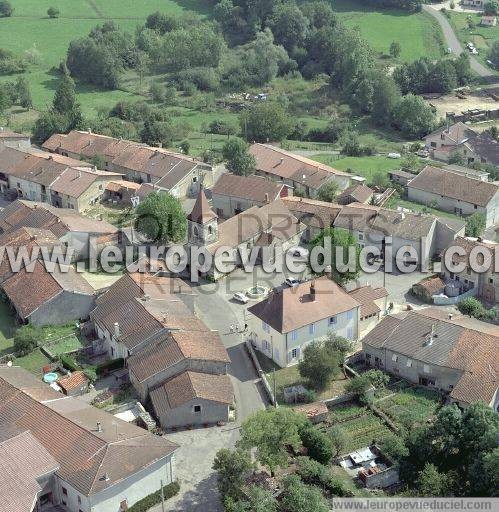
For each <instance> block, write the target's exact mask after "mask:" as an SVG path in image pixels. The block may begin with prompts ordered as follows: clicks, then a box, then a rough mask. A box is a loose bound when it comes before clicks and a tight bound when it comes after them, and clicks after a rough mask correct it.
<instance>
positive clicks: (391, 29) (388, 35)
mask: <svg viewBox="0 0 499 512" xmlns="http://www.w3.org/2000/svg"><path fill="white" fill-rule="evenodd" d="M332 6H333V9H334V11H335V12H336V13H337V14H338V17H339V18H340V19H341V20H342V21H343V22H344V23H345V24H346V25H348V26H350V27H359V30H360V33H361V34H362V36H363V37H364V38H365V39H367V41H368V42H369V43H370V45H371V46H372V47H373V48H374V50H375V51H376V52H377V53H378V54H379V55H380V56H383V57H385V56H387V54H388V53H389V48H390V44H391V43H392V42H393V41H398V42H399V43H400V45H401V48H402V53H401V55H400V57H399V59H398V60H399V61H411V60H414V59H417V58H418V57H429V58H430V59H437V58H439V57H440V56H441V55H442V44H441V41H442V33H441V30H440V27H439V25H438V23H437V22H436V21H435V20H434V19H433V18H432V17H431V16H430V15H428V14H426V13H424V12H419V13H413V14H410V13H408V12H407V11H403V10H399V9H375V8H372V7H369V6H366V5H364V4H363V3H362V2H360V1H358V0H333V2H332Z"/></svg>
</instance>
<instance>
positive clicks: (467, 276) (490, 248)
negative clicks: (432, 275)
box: [442, 237, 499, 304]
mask: <svg viewBox="0 0 499 512" xmlns="http://www.w3.org/2000/svg"><path fill="white" fill-rule="evenodd" d="M453 247H459V248H460V249H461V250H462V253H463V254H462V255H458V254H453V255H452V264H456V265H459V264H461V265H462V266H463V267H464V268H463V269H462V270H460V269H459V270H456V269H454V268H447V267H446V266H445V265H442V278H443V279H444V281H445V282H446V283H452V284H453V285H454V286H455V287H456V288H458V289H459V290H460V291H461V292H467V291H468V290H475V291H476V294H475V296H476V297H479V298H480V299H483V300H484V301H485V302H487V303H489V304H497V303H499V275H498V274H497V272H496V271H495V262H496V261H497V262H499V244H497V243H494V242H491V241H484V240H481V239H477V238H470V237H458V238H456V241H455V243H454V244H453ZM477 250H480V251H483V252H484V253H485V254H488V255H489V256H488V257H489V261H490V266H489V267H488V268H487V269H486V270H485V271H484V272H475V271H474V270H473V269H472V268H471V266H470V264H469V262H470V254H471V252H472V251H477ZM446 254H447V250H446V251H444V252H443V254H442V261H444V260H445V258H446ZM482 262H484V261H483V259H482V258H480V260H479V261H478V263H479V264H481V263H482ZM497 265H499V263H498V264H497Z"/></svg>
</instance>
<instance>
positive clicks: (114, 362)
mask: <svg viewBox="0 0 499 512" xmlns="http://www.w3.org/2000/svg"><path fill="white" fill-rule="evenodd" d="M124 365H125V360H124V359H123V358H122V357H119V358H118V359H111V360H110V361H106V362H105V363H101V364H99V365H98V366H97V368H96V372H97V375H98V376H99V377H100V376H101V375H102V374H104V373H106V372H112V371H113V370H117V369H119V368H123V366H124Z"/></svg>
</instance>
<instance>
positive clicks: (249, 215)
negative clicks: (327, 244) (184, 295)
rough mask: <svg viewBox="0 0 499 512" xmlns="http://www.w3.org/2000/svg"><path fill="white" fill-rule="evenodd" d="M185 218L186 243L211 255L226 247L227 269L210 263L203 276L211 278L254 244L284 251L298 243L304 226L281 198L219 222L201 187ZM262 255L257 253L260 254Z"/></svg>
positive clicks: (239, 260) (236, 261)
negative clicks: (204, 249)
mask: <svg viewBox="0 0 499 512" xmlns="http://www.w3.org/2000/svg"><path fill="white" fill-rule="evenodd" d="M187 221H188V226H187V239H188V246H190V247H205V248H206V249H207V250H208V251H209V252H210V253H211V254H212V255H215V254H216V251H217V249H219V248H220V247H224V248H226V258H224V260H225V268H226V269H228V270H227V272H224V271H223V269H220V268H216V266H215V265H212V266H211V268H210V269H209V270H208V271H207V272H205V275H209V276H211V277H212V278H213V279H219V278H220V277H222V276H223V275H225V274H227V273H229V272H230V271H232V270H233V269H234V268H235V267H237V266H240V265H241V264H242V257H241V254H242V252H243V251H248V252H250V251H251V250H252V249H253V248H254V247H257V248H260V247H267V248H268V249H269V251H270V252H271V253H272V252H274V251H276V250H277V249H282V251H283V252H285V251H286V250H288V249H289V248H291V247H293V246H296V245H298V243H299V242H300V240H301V237H302V234H303V232H304V231H305V226H304V225H303V224H302V223H301V222H299V221H298V220H297V219H296V217H295V216H294V215H292V214H291V213H290V212H289V210H288V209H287V208H286V206H285V205H284V203H283V202H282V200H280V199H277V200H275V201H272V202H271V203H268V204H265V205H264V206H262V207H261V208H259V207H258V206H253V207H251V208H250V209H249V210H246V211H244V212H242V213H240V214H238V215H236V216H234V217H231V218H230V219H228V220H226V221H225V222H222V223H219V222H218V216H217V214H216V213H215V212H214V211H213V210H212V209H211V208H210V205H209V203H208V199H207V198H206V195H205V192H204V190H201V191H200V192H199V194H198V197H197V199H196V203H195V204H194V207H193V209H192V212H191V213H190V214H189V215H188V216H187ZM261 254H262V253H261V252H260V253H259V257H261ZM230 269H232V270H230Z"/></svg>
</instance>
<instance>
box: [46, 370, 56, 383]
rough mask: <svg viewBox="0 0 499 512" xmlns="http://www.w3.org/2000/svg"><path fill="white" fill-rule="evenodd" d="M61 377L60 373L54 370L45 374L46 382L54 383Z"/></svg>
mask: <svg viewBox="0 0 499 512" xmlns="http://www.w3.org/2000/svg"><path fill="white" fill-rule="evenodd" d="M58 378H59V375H57V373H54V372H50V373H46V374H45V375H44V376H43V382H46V383H47V384H52V382H55V381H56V380H57V379H58Z"/></svg>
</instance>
